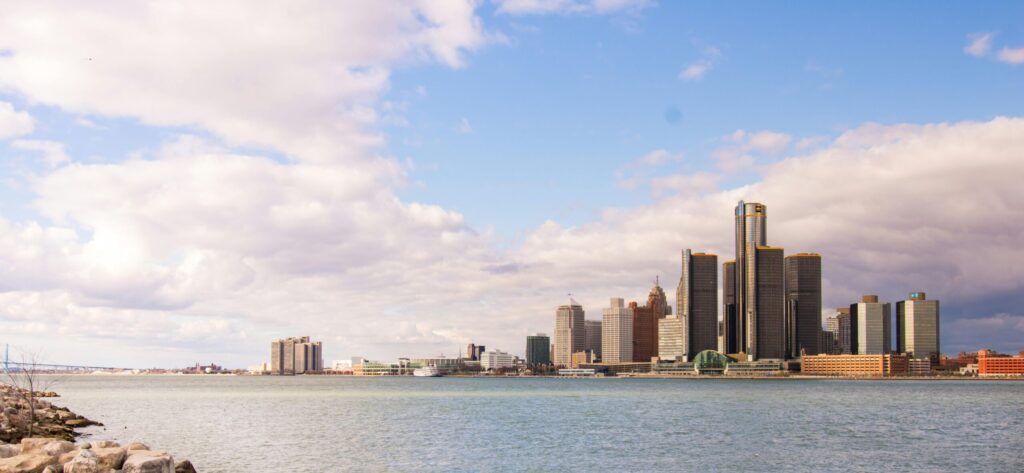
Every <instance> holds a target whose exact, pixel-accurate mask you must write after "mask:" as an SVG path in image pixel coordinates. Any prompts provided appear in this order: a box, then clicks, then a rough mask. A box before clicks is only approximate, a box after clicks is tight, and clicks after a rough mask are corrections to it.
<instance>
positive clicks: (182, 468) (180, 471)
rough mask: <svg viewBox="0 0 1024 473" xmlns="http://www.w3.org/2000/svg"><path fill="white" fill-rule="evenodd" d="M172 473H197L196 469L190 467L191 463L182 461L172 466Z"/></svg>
mask: <svg viewBox="0 0 1024 473" xmlns="http://www.w3.org/2000/svg"><path fill="white" fill-rule="evenodd" d="M174 473H198V472H197V471H196V467H194V466H192V462H190V461H188V460H183V461H181V462H178V464H177V465H174Z"/></svg>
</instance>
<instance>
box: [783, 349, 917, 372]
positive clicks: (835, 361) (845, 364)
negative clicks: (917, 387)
mask: <svg viewBox="0 0 1024 473" xmlns="http://www.w3.org/2000/svg"><path fill="white" fill-rule="evenodd" d="M909 369H910V360H909V358H908V357H907V356H906V355H900V354H884V355H883V354H874V355H814V356H805V357H803V358H802V359H801V360H800V372H801V373H802V374H807V375H825V376H904V375H906V374H907V373H908V372H909Z"/></svg>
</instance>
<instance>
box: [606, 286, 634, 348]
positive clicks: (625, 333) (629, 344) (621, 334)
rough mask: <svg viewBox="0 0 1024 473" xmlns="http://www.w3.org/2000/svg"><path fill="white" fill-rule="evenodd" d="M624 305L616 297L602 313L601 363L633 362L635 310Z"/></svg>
mask: <svg viewBox="0 0 1024 473" xmlns="http://www.w3.org/2000/svg"><path fill="white" fill-rule="evenodd" d="M624 305H625V304H624V303H623V300H622V298H620V297H614V298H612V299H611V302H610V303H609V307H608V308H606V309H604V310H603V311H602V312H603V314H602V320H601V349H602V350H601V361H603V362H605V363H622V362H631V361H633V309H630V308H628V307H625V306H624Z"/></svg>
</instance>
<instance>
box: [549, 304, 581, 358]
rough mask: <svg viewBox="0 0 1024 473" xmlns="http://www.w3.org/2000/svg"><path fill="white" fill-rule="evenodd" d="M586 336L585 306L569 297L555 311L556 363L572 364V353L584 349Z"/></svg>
mask: <svg viewBox="0 0 1024 473" xmlns="http://www.w3.org/2000/svg"><path fill="white" fill-rule="evenodd" d="M586 336H587V330H586V328H585V325H584V313H583V307H582V306H580V305H579V304H578V303H577V302H576V301H574V300H572V299H569V304H567V305H563V306H559V307H558V309H557V310H556V311H555V357H554V358H555V364H556V365H561V366H569V365H571V364H572V354H573V353H576V352H578V351H583V347H584V345H585V344H586Z"/></svg>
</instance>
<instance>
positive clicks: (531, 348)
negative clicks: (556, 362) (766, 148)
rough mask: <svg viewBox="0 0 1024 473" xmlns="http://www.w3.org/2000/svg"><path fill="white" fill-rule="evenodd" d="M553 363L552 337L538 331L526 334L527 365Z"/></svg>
mask: <svg viewBox="0 0 1024 473" xmlns="http://www.w3.org/2000/svg"><path fill="white" fill-rule="evenodd" d="M547 364H551V337H549V336H547V335H545V334H543V333H538V334H537V335H527V336H526V365H527V366H539V365H547Z"/></svg>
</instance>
